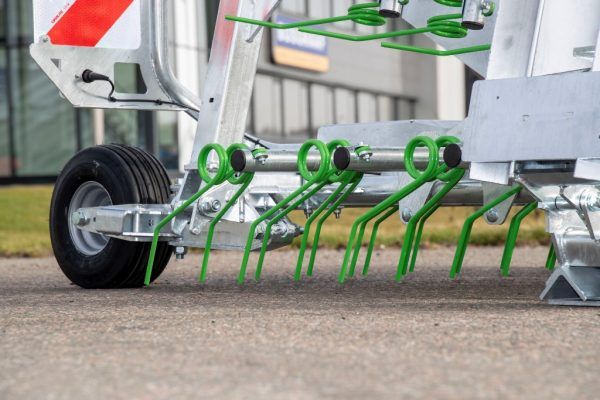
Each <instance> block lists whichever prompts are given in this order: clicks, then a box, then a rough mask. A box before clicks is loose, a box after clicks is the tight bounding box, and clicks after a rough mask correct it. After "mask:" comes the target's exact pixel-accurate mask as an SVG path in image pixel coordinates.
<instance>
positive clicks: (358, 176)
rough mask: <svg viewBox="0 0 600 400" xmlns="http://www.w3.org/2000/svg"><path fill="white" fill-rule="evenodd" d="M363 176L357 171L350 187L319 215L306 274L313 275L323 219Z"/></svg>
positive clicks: (337, 205) (331, 212)
mask: <svg viewBox="0 0 600 400" xmlns="http://www.w3.org/2000/svg"><path fill="white" fill-rule="evenodd" d="M362 178H363V174H362V173H357V174H356V175H355V177H354V178H353V180H352V184H351V185H350V187H349V188H348V190H347V191H346V192H345V193H344V194H343V195H341V196H340V197H339V198H338V199H337V200H336V202H335V203H333V204H332V205H331V207H330V208H329V210H328V211H327V212H326V213H325V214H323V216H322V217H321V219H320V220H319V221H318V222H317V226H316V228H315V236H314V237H313V244H312V249H311V251H310V259H309V261H308V269H307V271H306V275H307V276H313V272H314V266H315V260H316V258H317V249H318V248H319V240H320V238H321V230H322V229H323V224H324V223H325V221H327V219H328V218H329V217H330V216H331V214H333V213H334V212H335V210H336V209H337V208H338V207H339V206H340V205H341V204H342V203H343V202H344V201H346V199H347V198H348V196H350V195H351V194H352V193H353V192H354V190H355V189H356V187H357V186H358V185H359V184H360V182H361V180H362Z"/></svg>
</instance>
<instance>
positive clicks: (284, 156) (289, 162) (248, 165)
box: [231, 150, 321, 172]
mask: <svg viewBox="0 0 600 400" xmlns="http://www.w3.org/2000/svg"><path fill="white" fill-rule="evenodd" d="M231 164H232V166H233V169H234V170H235V171H238V172H298V153H297V152H295V151H285V150H268V152H267V153H266V154H265V156H262V157H260V156H259V157H254V156H253V155H252V153H251V152H250V151H246V150H238V151H236V152H235V153H234V155H233V156H232V158H231ZM320 165H321V157H320V156H319V153H318V152H311V153H309V155H308V159H307V167H308V170H309V171H316V170H318V169H319V166H320Z"/></svg>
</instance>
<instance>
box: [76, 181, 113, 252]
mask: <svg viewBox="0 0 600 400" xmlns="http://www.w3.org/2000/svg"><path fill="white" fill-rule="evenodd" d="M111 205H112V200H111V198H110V195H109V194H108V191H107V190H106V189H105V188H104V186H102V185H101V184H99V183H98V182H92V181H90V182H85V183H84V184H83V185H81V186H80V187H79V188H77V190H76V191H75V193H74V194H73V197H72V198H71V203H70V204H69V212H68V218H69V234H70V235H71V240H72V242H73V245H74V246H75V248H76V249H77V251H79V252H80V253H82V254H85V255H86V256H95V255H96V254H98V253H100V252H101V251H102V250H104V248H105V247H106V245H107V244H108V241H109V238H108V237H106V236H104V235H101V234H98V233H92V232H87V231H83V230H81V229H79V228H78V227H77V225H76V224H75V223H74V221H73V219H72V215H73V213H74V212H76V211H77V210H79V209H80V208H88V207H103V206H111Z"/></svg>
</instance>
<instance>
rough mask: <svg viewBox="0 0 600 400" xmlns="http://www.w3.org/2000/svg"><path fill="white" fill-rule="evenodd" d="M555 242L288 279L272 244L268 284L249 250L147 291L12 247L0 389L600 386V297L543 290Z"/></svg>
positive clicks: (458, 391)
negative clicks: (552, 295) (85, 283)
mask: <svg viewBox="0 0 600 400" xmlns="http://www.w3.org/2000/svg"><path fill="white" fill-rule="evenodd" d="M546 252H547V249H544V248H521V249H518V250H517V252H516V254H515V262H514V264H515V267H514V268H513V270H512V275H511V277H509V278H505V279H504V278H501V277H500V276H499V273H498V264H499V260H500V257H501V249H498V248H479V249H475V248H473V249H470V251H469V253H468V254H467V260H466V265H465V267H464V269H463V276H462V277H461V278H460V279H459V280H457V281H451V280H450V279H449V278H448V270H449V265H450V263H451V260H452V256H453V250H452V249H445V248H442V249H434V250H425V251H423V252H422V253H421V255H420V261H419V266H418V268H417V271H416V273H415V274H414V275H411V276H410V277H408V278H407V279H406V280H405V282H403V283H400V284H398V283H395V282H394V281H393V279H392V278H393V275H394V266H395V264H396V262H397V257H398V250H393V249H391V250H382V251H379V252H378V254H377V255H376V257H375V258H374V263H373V266H372V273H371V275H370V276H369V277H367V278H360V279H356V280H354V281H352V282H349V284H347V285H345V286H341V285H339V284H337V283H336V281H335V277H336V274H337V272H338V265H339V262H340V259H341V253H340V252H337V251H332V250H321V251H319V253H318V260H319V262H318V267H317V275H316V277H315V278H313V279H305V280H304V281H303V282H301V283H294V282H292V281H291V276H292V269H293V266H294V265H295V258H296V252H294V251H278V252H274V253H270V254H268V256H267V263H266V266H265V273H264V276H263V280H262V281H261V282H260V283H256V282H248V283H247V284H246V285H244V286H241V287H240V286H237V285H236V284H235V282H234V279H235V276H236V273H237V268H238V266H239V261H240V255H239V254H236V253H214V255H213V257H212V259H211V269H210V275H209V280H208V282H207V283H206V284H205V285H199V284H197V283H195V277H196V274H197V272H198V269H199V268H198V265H199V262H200V261H199V257H198V255H189V256H188V258H187V259H186V261H184V262H173V263H172V264H171V265H170V266H169V268H168V269H167V271H166V273H165V274H164V275H163V276H162V277H161V279H160V280H159V281H158V283H157V284H156V285H154V286H152V287H150V288H146V289H143V290H119V291H86V290H82V289H79V288H77V287H76V286H73V285H71V284H69V282H68V281H67V280H66V279H65V278H64V276H63V275H62V274H61V272H60V271H59V269H58V267H57V265H56V263H55V262H54V260H52V259H39V260H26V259H8V260H0V399H7V400H8V399H105V398H110V399H179V398H194V399H198V398H210V399H338V398H339V399H345V400H348V399H361V400H363V399H398V398H402V399H412V398H415V399H416V398H444V399H478V398H479V399H494V398H497V399H511V398H514V399H517V398H518V399H528V398H531V399H534V398H535V399H539V398H577V399H595V398H598V393H599V392H600V379H599V378H598V374H597V370H596V368H597V364H598V359H599V356H600V309H594V308H569V307H564V308H561V307H551V306H547V305H545V304H544V303H542V302H541V301H539V300H538V295H539V293H540V292H541V291H542V289H543V287H544V283H545V281H546V279H547V277H548V272H547V271H546V270H545V269H544V268H543V267H542V266H541V265H542V264H543V262H544V261H545V256H546Z"/></svg>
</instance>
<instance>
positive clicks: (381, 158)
mask: <svg viewBox="0 0 600 400" xmlns="http://www.w3.org/2000/svg"><path fill="white" fill-rule="evenodd" d="M404 155H405V149H404V148H374V149H371V150H369V152H368V154H366V155H362V156H359V155H357V154H356V152H355V151H352V150H351V149H349V148H341V149H338V150H337V151H336V154H335V156H334V161H335V164H336V166H337V167H338V169H343V170H346V171H357V172H387V171H405V170H406V164H405V163H404ZM443 157H444V152H443V151H440V160H443ZM414 164H415V167H417V168H419V169H423V168H427V166H428V165H429V151H428V150H427V149H423V148H418V149H416V150H415V153H414Z"/></svg>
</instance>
